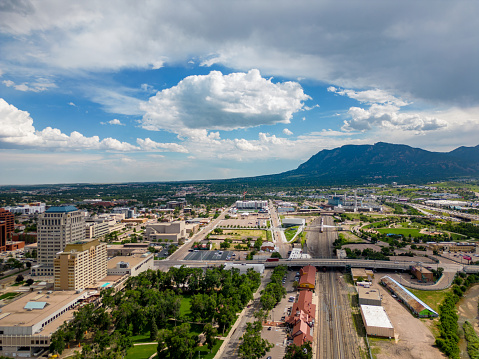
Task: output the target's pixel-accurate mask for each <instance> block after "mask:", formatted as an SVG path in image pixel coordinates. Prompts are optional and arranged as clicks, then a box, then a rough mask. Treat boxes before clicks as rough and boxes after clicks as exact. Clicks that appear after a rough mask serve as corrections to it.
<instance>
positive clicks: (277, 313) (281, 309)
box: [270, 271, 298, 322]
mask: <svg viewBox="0 0 479 359" xmlns="http://www.w3.org/2000/svg"><path fill="white" fill-rule="evenodd" d="M296 273H297V272H296V271H288V272H287V273H286V280H285V282H284V284H283V286H284V288H285V289H286V292H287V293H286V297H285V298H283V299H281V301H280V302H279V303H278V304H277V305H276V307H274V308H273V310H272V311H271V312H270V317H271V319H272V321H273V322H282V321H284V318H283V317H287V316H288V315H289V312H288V309H289V308H292V307H293V303H294V302H295V301H296V298H297V296H298V291H297V290H295V289H294V288H293V282H294V277H295V275H296ZM290 298H291V299H290ZM292 298H294V299H292Z"/></svg>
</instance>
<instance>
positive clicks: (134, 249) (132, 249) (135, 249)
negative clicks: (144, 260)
mask: <svg viewBox="0 0 479 359" xmlns="http://www.w3.org/2000/svg"><path fill="white" fill-rule="evenodd" d="M149 246H150V243H126V244H109V245H107V247H106V252H107V255H108V257H116V256H129V255H132V254H133V253H146V252H147V251H148V247H149Z"/></svg>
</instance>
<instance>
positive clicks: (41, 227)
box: [31, 206, 85, 276]
mask: <svg viewBox="0 0 479 359" xmlns="http://www.w3.org/2000/svg"><path fill="white" fill-rule="evenodd" d="M37 235H38V263H39V265H38V266H35V267H34V268H32V271H31V272H32V275H48V276H52V275H54V271H53V262H54V260H55V258H56V254H57V253H59V252H61V251H63V250H64V249H65V246H66V245H67V244H69V243H72V242H77V241H82V240H84V239H85V217H84V216H83V214H82V213H81V212H80V211H79V210H78V209H77V208H76V207H74V206H58V207H50V208H49V209H47V210H46V211H45V213H43V214H41V215H40V216H39V219H38V225H37Z"/></svg>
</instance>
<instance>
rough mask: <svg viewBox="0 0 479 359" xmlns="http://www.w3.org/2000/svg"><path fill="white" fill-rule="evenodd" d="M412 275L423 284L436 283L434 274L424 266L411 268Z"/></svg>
mask: <svg viewBox="0 0 479 359" xmlns="http://www.w3.org/2000/svg"><path fill="white" fill-rule="evenodd" d="M411 273H412V275H414V276H415V277H416V278H417V279H418V280H419V281H421V282H434V275H433V274H432V272H431V271H430V270H429V269H427V268H424V267H423V266H411Z"/></svg>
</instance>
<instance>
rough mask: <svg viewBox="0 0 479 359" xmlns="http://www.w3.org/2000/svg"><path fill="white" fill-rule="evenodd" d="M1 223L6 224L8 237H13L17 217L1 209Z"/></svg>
mask: <svg viewBox="0 0 479 359" xmlns="http://www.w3.org/2000/svg"><path fill="white" fill-rule="evenodd" d="M0 221H3V222H5V226H6V231H7V237H8V238H10V237H11V236H12V233H13V230H14V229H15V215H14V214H13V213H11V212H9V211H7V210H5V209H3V208H0Z"/></svg>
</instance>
